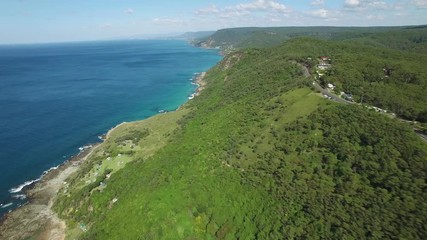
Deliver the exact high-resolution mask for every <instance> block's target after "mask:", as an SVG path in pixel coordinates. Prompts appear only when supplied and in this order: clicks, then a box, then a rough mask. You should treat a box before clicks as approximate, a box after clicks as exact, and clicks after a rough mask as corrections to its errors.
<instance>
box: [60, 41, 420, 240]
mask: <svg viewBox="0 0 427 240" xmlns="http://www.w3.org/2000/svg"><path fill="white" fill-rule="evenodd" d="M367 53H369V54H367ZM321 55H328V56H330V57H331V58H332V59H333V66H334V67H333V68H334V70H333V71H331V74H330V76H328V77H330V79H331V80H334V81H336V82H337V85H340V88H342V89H345V90H352V91H353V90H354V89H359V88H365V87H366V86H371V87H372V88H373V89H374V90H372V92H370V91H369V93H365V99H366V101H369V102H372V103H374V101H379V103H381V104H384V106H393V104H396V102H398V101H396V100H393V99H392V97H391V96H392V95H393V96H400V95H396V94H402V99H404V100H405V101H407V103H406V102H405V103H402V109H408V108H410V106H414V111H413V113H417V114H420V112H422V111H423V110H424V109H425V106H423V104H422V103H423V101H424V103H425V102H426V101H425V97H424V96H422V92H421V90H418V88H421V87H423V86H425V70H423V69H422V68H421V66H422V64H425V63H426V62H427V61H426V59H425V56H422V55H421V54H416V53H403V51H401V50H389V49H385V48H379V47H376V48H374V47H370V46H365V47H363V46H357V45H354V44H353V43H334V42H328V41H320V40H314V39H307V38H302V39H294V40H291V41H288V42H286V43H285V44H282V45H281V46H278V47H275V48H266V49H247V50H241V51H238V52H234V53H232V54H230V55H228V56H226V57H225V58H224V60H223V61H222V62H221V63H219V64H218V65H217V66H215V67H214V68H212V69H211V70H210V71H209V72H208V73H207V75H206V81H207V87H206V89H205V90H204V91H203V92H202V94H201V95H200V96H198V97H196V98H195V99H194V100H191V101H190V102H189V103H187V104H186V105H185V106H184V107H183V108H181V109H180V110H178V111H176V112H173V113H167V114H162V115H160V116H158V117H155V118H151V119H148V120H144V121H142V122H139V123H136V124H131V125H123V126H121V127H119V128H117V129H116V130H115V131H114V132H113V133H112V134H111V135H110V137H109V139H108V140H107V141H106V143H104V144H102V145H101V147H100V148H99V149H98V150H97V153H96V154H94V155H93V157H92V159H90V160H89V161H88V162H87V163H86V165H85V167H83V168H82V169H81V171H80V172H79V173H78V174H76V175H75V176H74V178H72V179H70V180H69V181H68V182H69V185H68V186H66V187H64V189H63V190H62V191H61V193H60V195H59V197H58V200H57V201H56V203H55V209H56V211H57V212H58V213H59V216H60V217H62V218H65V219H67V227H68V229H69V231H68V238H70V239H72V238H75V237H78V238H80V239H294V238H297V239H300V238H305V239H366V238H369V239H391V238H393V239H394V238H401V239H426V238H427V229H426V226H427V224H426V223H427V204H426V202H425V199H427V191H426V187H427V185H426V182H425V176H426V172H427V144H426V143H425V142H422V140H421V139H420V138H419V137H418V136H417V135H415V134H414V133H413V131H412V129H410V128H409V127H408V126H406V125H405V124H403V123H401V122H400V121H398V120H396V119H392V118H390V117H388V116H386V115H384V114H380V113H376V112H374V111H371V110H369V109H367V108H365V107H362V106H358V105H354V104H353V105H341V104H338V103H335V102H333V101H329V100H328V99H326V98H324V97H322V96H321V94H318V93H316V92H315V91H313V90H312V89H311V86H312V81H313V79H312V77H310V78H307V77H304V76H303V70H302V68H301V66H300V65H299V64H297V62H300V64H307V65H308V66H311V65H310V64H314V63H311V62H310V61H307V58H308V57H311V58H312V59H315V58H317V57H318V56H321ZM364 55H368V56H364ZM379 59H384V61H385V63H390V64H391V65H392V66H395V67H394V69H396V70H395V72H396V75H397V73H399V72H402V74H403V73H413V74H415V76H416V77H415V79H419V80H418V81H416V82H411V81H408V82H403V83H402V82H400V81H401V80H402V79H401V78H399V77H397V76H400V75H397V76H396V78H395V77H394V76H392V77H391V78H390V82H384V83H381V82H378V83H377V82H375V84H372V82H374V81H372V82H371V81H369V79H365V78H363V70H364V69H365V68H366V69H369V71H374V72H375V71H376V70H377V66H376V65H375V64H377V61H378V60H379ZM415 59H417V60H415ZM353 60H354V61H356V62H353ZM357 61H359V62H357ZM415 61H419V62H420V63H419V64H415ZM380 63H383V62H380ZM369 64H371V65H373V66H372V68H371V67H370V66H371V65H369ZM393 64H395V65H393ZM399 64H400V65H399ZM366 66H368V68H367V67H366ZM378 66H381V71H382V66H383V65H382V64H379V65H378ZM347 71H351V72H347ZM359 71H361V72H359ZM345 74H347V75H345ZM352 75H355V77H354V78H350V77H349V78H346V77H345V76H352ZM403 75H404V74H403ZM359 76H362V78H359ZM368 82H369V84H370V85H366V84H368ZM358 84H359V85H360V86H359V85H358ZM381 84H382V86H384V87H385V88H386V89H388V90H390V91H394V92H392V94H391V93H390V95H385V96H381V95H378V93H382V92H381V91H380V90H378V89H380V88H379V87H378V88H377V87H376V85H381ZM401 88H406V89H407V91H405V94H403V93H401V92H399V91H398V89H401ZM424 92H425V91H424ZM354 94H355V96H356V97H357V96H359V93H358V92H356V90H354ZM395 98H396V99H399V98H397V97H395ZM388 101H390V105H387V104H388V103H389V102H388ZM393 101H394V102H393ZM375 103H376V102H375ZM402 115H403V113H402ZM408 116H410V117H412V116H416V117H418V116H419V115H416V114H415V115H408ZM157 142H158V143H160V144H156V143H157ZM111 162H113V163H114V164H111ZM126 163H127V164H126ZM120 164H123V166H122V167H120V168H118V167H117V168H116V167H112V166H119V165H120ZM124 164H126V166H124ZM111 171H113V173H114V174H112V175H111V176H110V174H109V173H110V172H111ZM82 179H83V180H82Z"/></svg>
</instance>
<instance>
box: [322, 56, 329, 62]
mask: <svg viewBox="0 0 427 240" xmlns="http://www.w3.org/2000/svg"><path fill="white" fill-rule="evenodd" d="M319 59H320V60H321V61H324V62H329V61H331V59H330V58H329V57H327V56H320V57H319Z"/></svg>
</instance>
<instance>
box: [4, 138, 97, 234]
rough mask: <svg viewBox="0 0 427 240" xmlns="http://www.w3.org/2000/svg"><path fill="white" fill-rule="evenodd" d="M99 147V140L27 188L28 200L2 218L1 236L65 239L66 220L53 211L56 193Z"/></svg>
mask: <svg viewBox="0 0 427 240" xmlns="http://www.w3.org/2000/svg"><path fill="white" fill-rule="evenodd" d="M98 146H100V143H98V144H95V145H92V147H90V148H86V149H85V150H84V151H81V152H80V153H79V154H77V155H76V156H74V157H72V158H71V159H69V160H68V161H66V162H64V163H63V164H61V165H59V166H58V167H57V168H55V169H52V170H51V171H49V172H48V173H46V174H45V175H43V177H42V178H41V179H40V181H38V182H37V183H35V184H33V185H32V186H29V187H27V188H26V189H25V194H26V195H27V198H28V202H27V203H26V204H24V205H22V206H21V207H19V208H17V209H15V210H13V211H11V212H10V213H7V214H6V215H5V216H3V217H2V219H1V220H0V239H5V240H6V239H8V240H9V239H10V240H15V239H27V238H31V239H33V238H34V239H49V240H57V239H64V238H65V228H66V226H65V222H64V221H62V220H61V219H59V218H58V217H57V215H56V213H55V212H54V211H53V210H52V206H53V203H54V201H55V199H56V195H57V192H58V191H59V190H60V189H61V188H62V186H63V185H64V182H65V180H66V179H67V178H68V177H69V176H70V175H71V174H73V173H75V172H76V171H77V170H78V169H79V167H80V165H81V163H82V162H83V161H85V160H86V159H87V158H88V157H89V156H90V155H91V153H92V152H94V150H95V149H96V148H98Z"/></svg>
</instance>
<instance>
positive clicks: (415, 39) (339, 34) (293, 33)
mask: <svg viewBox="0 0 427 240" xmlns="http://www.w3.org/2000/svg"><path fill="white" fill-rule="evenodd" d="M296 37H311V38H318V39H324V40H335V41H343V40H354V39H357V41H360V40H362V39H363V42H364V44H370V45H374V46H383V47H390V48H397V49H413V50H417V49H420V48H423V50H425V49H426V44H427V27H426V26H417V27H265V28H255V27H248V28H229V29H221V30H218V31H217V32H215V33H214V34H212V35H210V36H206V37H200V38H199V39H198V40H197V41H195V44H196V45H199V46H208V47H221V48H224V49H227V48H230V47H231V48H234V49H236V48H237V49H239V48H247V47H271V46H273V45H280V44H282V43H283V42H284V41H287V40H289V39H293V38H296Z"/></svg>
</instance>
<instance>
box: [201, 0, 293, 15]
mask: <svg viewBox="0 0 427 240" xmlns="http://www.w3.org/2000/svg"><path fill="white" fill-rule="evenodd" d="M289 12H291V10H290V9H289V8H288V7H287V6H285V5H284V4H282V3H279V2H278V1H277V0H255V1H252V2H249V3H240V4H237V5H232V6H226V7H223V8H218V7H216V6H215V5H210V6H208V7H206V8H201V9H198V10H196V11H195V14H196V15H198V16H214V17H220V18H235V17H241V16H246V15H250V14H254V13H267V14H268V13H280V14H287V13H289Z"/></svg>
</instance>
